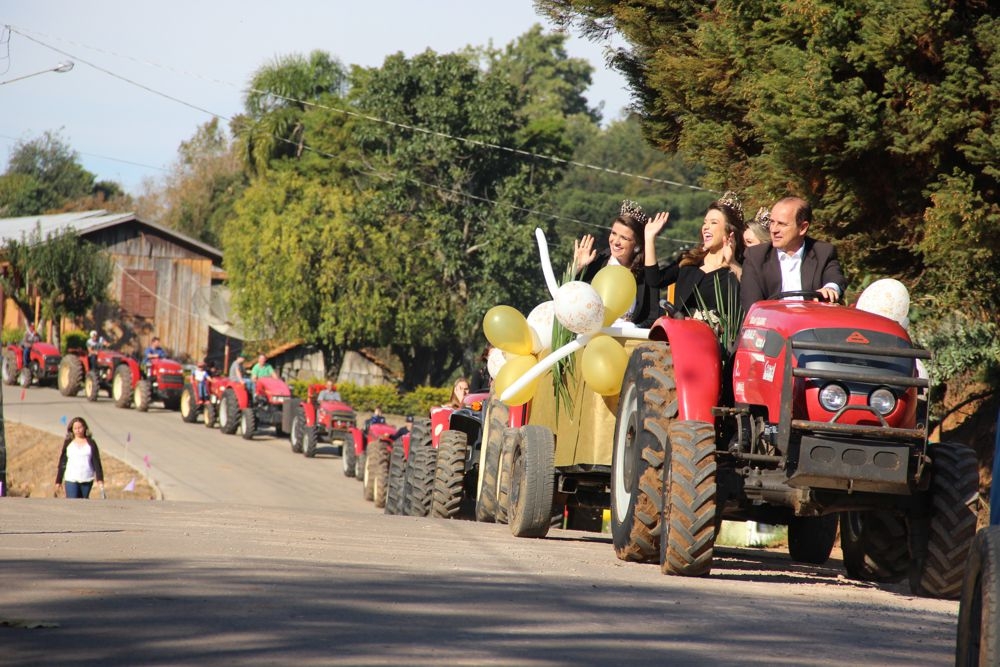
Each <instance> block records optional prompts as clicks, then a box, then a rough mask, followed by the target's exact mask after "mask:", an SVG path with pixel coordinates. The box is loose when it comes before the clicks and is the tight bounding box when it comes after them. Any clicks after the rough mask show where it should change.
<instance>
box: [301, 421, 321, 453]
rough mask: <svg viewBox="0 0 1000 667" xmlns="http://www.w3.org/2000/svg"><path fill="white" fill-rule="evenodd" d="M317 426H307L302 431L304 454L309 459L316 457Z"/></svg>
mask: <svg viewBox="0 0 1000 667" xmlns="http://www.w3.org/2000/svg"><path fill="white" fill-rule="evenodd" d="M316 442H317V437H316V425H315V424H314V425H312V426H309V425H308V424H306V426H305V427H304V428H303V429H302V453H303V454H304V455H305V457H306V458H307V459H311V458H313V457H314V456H316Z"/></svg>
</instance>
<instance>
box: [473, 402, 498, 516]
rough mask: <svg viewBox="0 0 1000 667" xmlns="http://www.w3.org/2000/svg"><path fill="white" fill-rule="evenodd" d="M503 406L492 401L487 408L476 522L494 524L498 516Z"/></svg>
mask: <svg viewBox="0 0 1000 667" xmlns="http://www.w3.org/2000/svg"><path fill="white" fill-rule="evenodd" d="M500 412H502V407H501V404H500V403H499V402H498V401H494V400H491V401H490V402H489V403H488V404H487V407H486V413H485V421H486V426H487V430H486V440H485V441H484V442H483V464H482V470H481V471H480V473H479V474H480V477H481V479H480V482H479V492H478V494H477V495H476V521H481V522H483V523H493V522H494V521H496V516H497V482H498V480H499V478H500V450H501V449H502V448H503V431H504V428H505V422H504V420H502V419H501V418H500Z"/></svg>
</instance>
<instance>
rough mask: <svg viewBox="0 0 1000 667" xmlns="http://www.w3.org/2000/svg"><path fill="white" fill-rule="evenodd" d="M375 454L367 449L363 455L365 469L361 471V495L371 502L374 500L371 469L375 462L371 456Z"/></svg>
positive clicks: (373, 480)
mask: <svg viewBox="0 0 1000 667" xmlns="http://www.w3.org/2000/svg"><path fill="white" fill-rule="evenodd" d="M374 455H375V452H374V450H372V451H369V452H368V453H367V454H365V456H364V457H363V458H364V460H365V470H364V472H363V473H361V475H362V478H361V495H362V497H363V498H364V499H365V500H367V501H369V502H371V501H373V500H375V474H374V470H373V469H372V465H373V464H374V463H375V461H374V459H373V458H372V457H373V456H374Z"/></svg>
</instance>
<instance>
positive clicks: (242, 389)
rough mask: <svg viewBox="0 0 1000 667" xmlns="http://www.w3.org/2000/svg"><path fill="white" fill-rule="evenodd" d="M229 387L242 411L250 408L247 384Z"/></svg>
mask: <svg viewBox="0 0 1000 667" xmlns="http://www.w3.org/2000/svg"><path fill="white" fill-rule="evenodd" d="M229 387H230V388H231V389H232V390H233V392H235V393H236V403H237V404H238V405H239V406H240V410H243V409H244V408H247V407H250V396H249V395H248V394H247V387H246V385H245V384H243V383H242V382H238V381H235V382H233V383H231V384H230V385H229ZM314 423H315V422H314Z"/></svg>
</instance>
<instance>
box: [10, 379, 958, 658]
mask: <svg viewBox="0 0 1000 667" xmlns="http://www.w3.org/2000/svg"><path fill="white" fill-rule="evenodd" d="M28 394H29V395H28V396H26V400H25V401H24V403H23V404H19V392H9V391H8V392H7V393H6V394H5V396H6V397H7V399H8V402H7V403H6V407H7V410H6V414H7V418H8V419H15V420H19V421H24V422H26V423H30V424H36V425H41V426H43V427H45V428H48V429H49V430H52V431H54V432H62V430H63V429H64V427H63V426H62V425H61V424H60V419H59V418H60V417H61V416H62V415H63V414H69V415H70V416H72V415H73V414H84V415H85V416H86V417H87V418H88V419H92V420H93V421H94V422H95V423H96V424H99V426H98V436H100V437H101V438H102V439H103V440H102V444H104V443H105V442H106V443H108V444H105V447H108V448H109V449H110V448H111V447H109V445H110V443H111V442H115V443H117V445H116V446H117V447H119V448H120V451H122V452H123V453H124V450H125V447H124V442H125V440H126V434H127V433H131V434H132V442H131V444H130V445H129V447H128V453H127V457H132V460H137V461H140V462H141V461H142V457H143V456H145V455H147V454H148V455H149V457H150V460H151V462H152V468H151V471H152V473H151V474H152V476H153V478H154V479H156V480H157V481H159V482H160V483H161V484H163V486H164V494H165V496H166V497H167V498H168V499H170V498H177V499H183V500H185V501H192V502H174V501H172V500H167V501H166V502H137V501H132V502H126V501H104V502H101V501H88V502H86V503H83V502H73V501H67V500H62V499H19V498H9V499H4V500H2V501H0V664H3V665H18V666H20V665H96V664H99V665H251V666H256V665H331V664H344V665H399V664H405V665H529V666H539V665H542V666H548V665H620V664H653V663H654V662H655V663H660V664H670V665H750V664H756V665H816V666H824V667H825V666H832V665H874V664H878V665H946V664H950V663H951V662H952V661H953V658H952V655H953V648H952V646H953V642H954V633H955V615H956V610H957V604H956V603H954V602H948V601H937V600H924V599H918V598H912V597H910V596H909V595H907V594H906V593H905V589H903V588H900V587H896V588H894V589H885V588H878V587H874V586H871V585H867V584H861V583H858V582H852V581H848V580H846V579H844V577H843V576H842V569H841V568H840V567H839V563H838V562H835V561H831V563H830V564H829V566H828V567H806V566H799V565H794V564H791V563H790V562H789V561H788V559H787V556H785V555H784V554H783V553H773V552H763V551H759V550H745V549H721V550H720V551H719V552H718V558H717V562H716V568H715V570H714V571H713V574H712V576H711V577H708V578H704V579H683V578H679V577H664V576H662V575H660V573H659V569H658V568H657V567H655V566H648V565H636V564H626V563H621V562H619V561H617V560H615V558H614V556H613V553H612V550H611V547H610V545H609V543H608V541H607V539H605V538H603V537H600V536H593V535H589V534H585V533H578V532H572V531H553V533H552V534H551V535H550V536H549V538H548V539H544V540H525V539H516V538H513V537H511V535H510V534H509V531H508V530H507V527H506V526H497V525H489V524H476V523H471V522H466V521H438V520H430V519H413V518H408V517H390V516H385V515H384V514H380V513H378V512H377V511H376V510H374V508H373V507H372V506H371V505H370V504H368V503H364V502H363V501H362V500H361V494H360V489H359V485H358V483H357V482H355V481H353V480H350V479H347V478H345V477H344V476H343V474H342V473H341V470H340V467H339V465H340V460H339V459H337V458H332V457H331V458H327V459H325V460H324V459H320V460H315V461H308V460H304V459H303V457H301V456H296V455H293V454H292V453H291V452H290V451H288V447H287V444H286V443H285V442H283V441H277V440H271V441H269V440H264V439H261V440H260V441H259V442H257V441H255V442H251V443H247V442H244V441H243V440H241V439H239V438H236V437H231V436H223V435H221V434H219V433H217V432H211V431H208V430H207V429H205V428H204V427H203V426H200V425H187V424H183V423H182V422H181V420H180V418H179V417H178V416H177V415H176V414H173V413H169V414H168V413H165V412H164V413H155V414H147V415H140V414H137V413H133V412H126V411H121V410H117V409H116V408H114V407H112V406H110V404H109V403H107V402H103V403H101V404H99V405H93V404H87V403H85V402H84V401H72V402H69V401H67V399H63V398H62V397H59V396H58V394H57V393H56V392H54V391H48V390H39V391H32V392H28ZM258 487H259V488H258ZM199 494H201V495H199ZM220 498H224V499H225V500H222V501H219V500H218V499H220Z"/></svg>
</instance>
